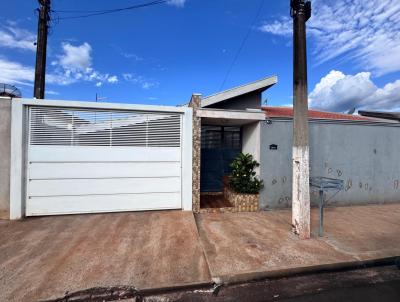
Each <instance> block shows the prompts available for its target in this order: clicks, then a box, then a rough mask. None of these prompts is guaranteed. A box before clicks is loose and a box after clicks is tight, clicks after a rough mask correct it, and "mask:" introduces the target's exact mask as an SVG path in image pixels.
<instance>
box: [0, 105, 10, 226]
mask: <svg viewBox="0 0 400 302" xmlns="http://www.w3.org/2000/svg"><path fill="white" fill-rule="evenodd" d="M10 159H11V99H9V98H0V219H9V217H10Z"/></svg>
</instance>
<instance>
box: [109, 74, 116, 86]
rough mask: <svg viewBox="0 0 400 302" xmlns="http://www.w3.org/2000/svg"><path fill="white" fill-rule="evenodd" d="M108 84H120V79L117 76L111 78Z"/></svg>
mask: <svg viewBox="0 0 400 302" xmlns="http://www.w3.org/2000/svg"><path fill="white" fill-rule="evenodd" d="M107 82H108V83H112V84H114V83H118V77H117V76H115V75H114V76H111V77H109V78H108V79H107Z"/></svg>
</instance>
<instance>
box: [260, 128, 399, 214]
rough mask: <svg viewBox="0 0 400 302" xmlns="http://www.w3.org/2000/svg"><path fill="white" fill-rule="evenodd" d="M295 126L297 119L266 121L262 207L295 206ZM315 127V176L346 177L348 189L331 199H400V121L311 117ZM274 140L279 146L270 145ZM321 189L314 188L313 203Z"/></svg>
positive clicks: (312, 156) (312, 152)
mask: <svg viewBox="0 0 400 302" xmlns="http://www.w3.org/2000/svg"><path fill="white" fill-rule="evenodd" d="M292 131H293V130H292V122H291V121H277V120H273V121H272V123H271V124H267V123H262V126H261V178H262V179H263V180H264V184H265V187H264V189H263V190H262V192H261V196H260V207H261V208H262V209H268V208H284V207H289V206H291V194H292V193H291V191H292V180H291V179H292V167H291V162H292V160H291V157H292ZM309 131H310V176H325V177H331V178H339V179H342V180H344V183H345V190H344V191H342V192H340V193H339V194H337V195H336V196H334V197H333V198H332V199H331V200H330V201H328V204H330V205H357V204H368V203H392V202H400V160H399V154H400V153H399V150H400V124H384V123H381V124H371V123H370V124H363V125H362V124H360V123H356V122H350V123H346V122H340V121H335V122H332V121H331V122H328V121H325V122H324V121H311V122H310V130H309ZM272 144H276V145H277V146H278V149H277V150H270V145H272ZM317 194H318V193H317V192H314V193H312V194H311V202H312V204H313V205H316V204H317V202H318V195H317ZM330 196H331V193H329V194H328V196H327V198H328V199H329V198H330Z"/></svg>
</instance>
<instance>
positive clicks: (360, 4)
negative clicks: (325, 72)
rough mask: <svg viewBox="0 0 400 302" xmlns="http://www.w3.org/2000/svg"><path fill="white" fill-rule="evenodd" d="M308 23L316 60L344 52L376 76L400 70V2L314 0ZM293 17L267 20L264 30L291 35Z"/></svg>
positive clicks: (263, 26)
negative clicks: (311, 14)
mask: <svg viewBox="0 0 400 302" xmlns="http://www.w3.org/2000/svg"><path fill="white" fill-rule="evenodd" d="M312 3H313V4H312V5H313V16H312V18H311V19H310V21H309V22H308V23H307V31H308V33H309V35H310V36H311V37H312V39H311V42H313V43H312V45H313V51H312V54H313V57H314V58H315V59H316V63H317V64H320V63H324V62H326V61H328V60H331V59H334V58H337V57H340V56H343V55H345V57H346V58H345V59H347V60H353V61H354V62H356V63H357V64H358V66H359V67H362V69H363V70H369V71H372V72H374V73H375V74H376V75H383V74H387V73H390V72H395V71H399V70H400V1H398V0H370V1H361V0H354V1H348V0H314V1H312ZM291 28H292V20H291V19H290V18H288V17H281V18H279V20H275V21H273V22H265V23H264V24H263V25H262V26H261V27H260V28H259V29H260V30H261V31H264V32H267V33H271V34H275V35H282V36H287V37H289V36H291V32H292V29H291Z"/></svg>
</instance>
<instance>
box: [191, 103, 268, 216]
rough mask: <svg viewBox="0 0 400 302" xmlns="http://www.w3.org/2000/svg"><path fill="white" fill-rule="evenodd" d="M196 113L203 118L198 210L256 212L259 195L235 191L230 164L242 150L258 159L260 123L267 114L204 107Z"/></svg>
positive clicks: (206, 211)
mask: <svg viewBox="0 0 400 302" xmlns="http://www.w3.org/2000/svg"><path fill="white" fill-rule="evenodd" d="M196 116H197V118H199V119H200V123H199V125H200V137H201V139H200V140H199V141H200V144H199V148H198V149H199V154H200V157H199V168H200V169H199V174H200V177H199V181H200V183H199V188H200V207H199V210H198V211H195V212H200V213H225V212H253V211H257V210H258V207H259V200H258V199H259V197H258V194H236V193H235V192H234V191H233V190H232V189H231V188H230V186H229V178H228V176H229V174H230V173H231V171H232V170H231V167H230V165H231V163H232V162H233V161H234V160H235V159H236V157H237V156H238V155H239V154H240V153H242V152H243V153H250V154H251V155H252V156H253V158H254V159H255V160H257V161H259V159H260V123H261V122H262V121H263V120H264V119H265V115H264V113H263V112H261V111H259V110H226V109H224V110H221V109H205V108H201V109H198V110H197V111H196ZM194 160H197V159H196V158H195V159H194ZM257 172H258V171H257ZM194 208H195V207H194Z"/></svg>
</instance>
